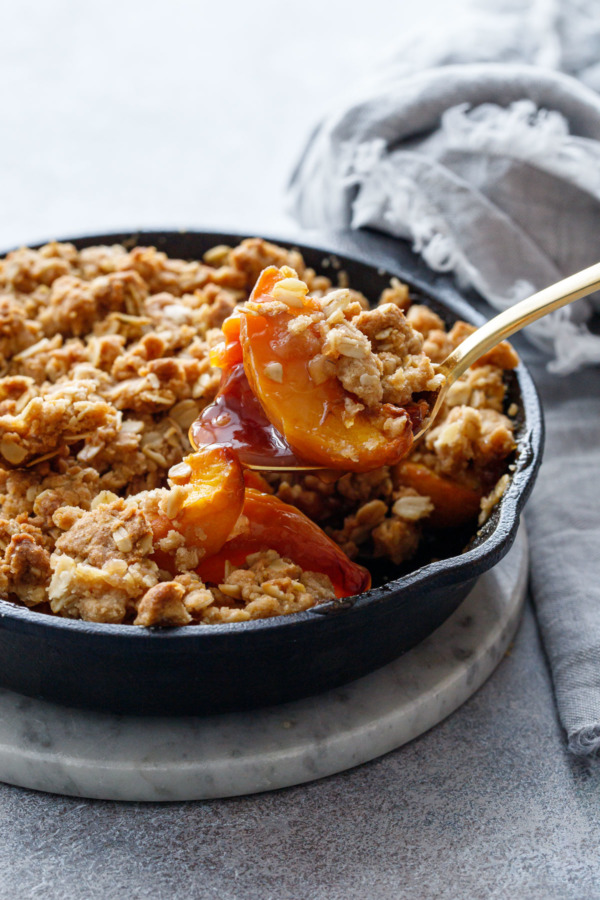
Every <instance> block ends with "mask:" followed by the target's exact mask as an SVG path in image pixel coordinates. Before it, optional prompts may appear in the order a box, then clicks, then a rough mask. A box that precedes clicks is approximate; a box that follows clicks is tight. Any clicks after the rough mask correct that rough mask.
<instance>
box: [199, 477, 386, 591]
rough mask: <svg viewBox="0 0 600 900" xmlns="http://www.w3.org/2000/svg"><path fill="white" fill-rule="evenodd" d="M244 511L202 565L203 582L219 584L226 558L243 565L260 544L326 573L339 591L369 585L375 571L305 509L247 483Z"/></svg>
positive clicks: (307, 566)
mask: <svg viewBox="0 0 600 900" xmlns="http://www.w3.org/2000/svg"><path fill="white" fill-rule="evenodd" d="M243 516H244V517H246V519H247V520H248V521H247V523H244V525H245V527H244V528H243V530H241V531H240V533H239V534H237V535H236V536H235V537H234V538H232V539H231V540H230V541H227V543H226V544H224V545H223V547H222V548H221V549H220V550H219V552H218V553H216V554H215V555H214V556H212V557H211V558H206V559H205V560H203V561H202V562H201V564H200V567H199V568H198V574H199V575H200V577H201V578H202V580H203V581H204V582H207V583H210V584H220V583H221V582H222V581H223V579H224V577H225V569H226V564H227V563H230V564H231V565H233V566H234V567H239V566H243V565H244V564H245V562H246V557H247V556H249V555H250V554H251V553H257V552H258V551H259V550H276V551H277V553H279V555H280V556H283V557H287V558H288V559H291V560H292V562H294V563H296V565H298V566H300V567H301V568H302V569H304V570H305V571H310V572H321V573H323V574H324V575H328V576H329V578H330V580H331V583H332V584H333V587H334V590H335V593H336V597H352V596H354V595H355V594H360V593H362V592H363V591H366V590H368V589H369V588H370V586H371V576H370V575H369V573H368V572H367V570H366V569H364V568H363V567H362V566H359V565H357V564H356V563H354V562H352V560H351V559H349V558H348V557H347V556H346V554H345V553H344V552H343V550H341V549H340V547H338V545H337V544H334V542H333V541H332V540H331V539H330V538H329V537H327V535H326V534H325V532H324V531H322V530H321V529H320V528H319V526H318V525H316V524H315V523H314V522H313V521H311V519H309V518H307V516H305V515H304V513H301V512H300V510H298V509H296V507H295V506H289V505H288V504H287V503H283V501H281V500H279V499H278V498H277V497H273V496H272V495H270V494H263V493H262V492H261V491H257V490H255V489H254V488H246V498H245V501H244V508H243Z"/></svg>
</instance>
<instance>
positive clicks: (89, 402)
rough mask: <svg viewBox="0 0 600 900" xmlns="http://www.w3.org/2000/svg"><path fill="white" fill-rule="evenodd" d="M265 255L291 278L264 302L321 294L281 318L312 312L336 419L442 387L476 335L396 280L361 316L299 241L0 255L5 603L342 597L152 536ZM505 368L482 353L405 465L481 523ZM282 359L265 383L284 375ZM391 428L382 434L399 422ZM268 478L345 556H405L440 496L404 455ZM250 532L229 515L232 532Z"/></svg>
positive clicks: (219, 612) (293, 608)
mask: <svg viewBox="0 0 600 900" xmlns="http://www.w3.org/2000/svg"><path fill="white" fill-rule="evenodd" d="M269 265H275V266H278V267H280V268H282V267H287V270H288V271H287V277H286V279H285V282H281V283H280V284H279V286H278V293H277V295H276V296H275V297H274V301H273V302H274V307H273V311H274V312H275V311H277V310H278V309H281V308H282V307H283V308H290V307H292V306H294V305H295V307H296V308H297V309H298V308H299V307H298V303H300V304H302V298H303V297H304V296H305V295H306V293H307V292H308V293H309V294H310V296H311V297H312V298H316V299H318V300H319V312H318V313H317V314H314V313H311V314H306V315H297V316H295V317H294V319H293V321H291V322H290V326H289V327H290V329H293V330H294V331H295V332H296V333H298V334H301V333H302V332H304V331H306V330H307V329H308V328H309V327H311V326H313V325H315V323H318V328H319V334H320V337H321V345H320V347H319V349H318V352H316V353H315V354H314V356H313V357H312V358H311V360H310V364H309V371H310V376H311V378H312V379H313V380H314V381H315V383H317V384H319V383H322V382H323V381H326V380H328V379H331V378H337V379H339V381H340V382H341V384H342V385H343V386H344V388H345V389H346V390H347V391H348V394H349V396H348V398H347V403H346V405H345V409H344V417H345V422H346V423H348V424H351V422H352V420H353V417H354V416H355V415H356V414H357V412H358V411H360V410H361V409H363V408H365V407H368V408H373V407H375V406H378V405H381V404H386V403H389V404H394V405H398V406H401V405H403V404H404V403H406V402H407V401H408V400H409V399H410V397H411V396H412V394H413V393H415V392H419V391H425V390H432V389H435V387H436V381H435V378H436V376H435V372H434V369H433V365H432V363H435V362H439V361H441V360H442V359H443V358H444V357H445V356H446V355H447V354H448V353H449V352H451V351H452V350H453V349H454V348H455V347H456V346H458V344H459V343H460V341H462V340H464V339H465V338H466V337H467V336H468V335H469V334H470V333H471V332H472V331H473V327H472V326H470V325H467V324H466V323H460V322H459V323H456V324H455V325H453V327H452V328H450V329H449V330H448V329H447V328H446V326H445V324H444V322H443V321H442V319H441V318H440V317H439V316H438V315H437V314H436V313H435V312H433V311H432V310H430V309H429V308H428V307H426V306H423V305H421V304H415V303H411V298H410V296H409V292H408V288H407V287H406V285H403V284H402V283H401V282H399V281H398V280H397V279H392V282H391V285H390V287H389V288H387V289H385V290H384V291H383V293H382V295H381V298H380V303H379V305H378V306H376V307H374V308H372V309H369V308H368V306H369V305H368V302H367V301H366V299H365V298H364V297H363V295H362V294H360V293H359V292H358V291H356V290H354V289H352V287H350V286H345V287H335V286H334V285H332V283H331V281H330V280H329V279H328V278H326V277H323V276H321V275H317V274H316V273H315V272H314V271H313V270H312V269H310V268H308V267H307V266H306V265H305V263H304V260H303V259H302V256H301V255H300V253H298V251H289V250H286V249H284V248H281V247H276V246H275V245H273V244H269V243H268V242H266V241H263V240H261V239H258V238H255V239H251V240H247V241H243V242H242V243H241V244H240V246H238V247H235V248H230V247H226V246H220V247H215V248H212V249H211V250H210V251H208V253H207V254H206V255H205V257H204V259H203V260H201V261H184V260H176V259H170V258H169V257H168V256H167V255H166V254H165V253H162V252H160V251H158V250H156V249H155V248H151V247H150V248H145V247H136V248H134V249H132V250H127V249H126V248H125V247H121V246H113V247H106V246H105V247H101V246H98V247H88V248H85V249H83V250H80V251H78V250H77V249H76V248H75V247H74V246H73V245H71V244H59V243H51V244H47V245H46V246H44V247H42V248H40V249H39V250H30V249H26V248H23V249H21V250H18V251H15V252H14V253H11V254H9V255H8V256H7V257H6V259H4V260H0V517H1V518H0V596H2V597H3V598H6V599H10V600H11V601H13V602H19V603H23V604H25V605H27V606H31V607H34V608H38V609H39V610H41V611H44V612H52V613H54V614H57V615H62V616H69V617H81V618H84V619H88V620H90V621H97V622H109V623H132V624H136V625H139V626H182V625H184V626H190V625H193V624H194V623H200V622H202V623H218V622H241V621H246V620H248V619H251V618H258V617H265V616H273V615H285V614H289V613H293V612H298V611H301V610H305V609H309V608H311V607H312V606H314V605H316V604H318V603H322V602H325V601H327V600H330V599H332V598H333V597H334V596H335V594H334V590H333V586H332V584H331V582H330V580H329V579H328V578H327V576H326V575H323V574H321V573H319V572H313V571H307V570H304V569H302V568H300V567H299V566H298V565H296V564H295V563H294V562H293V561H292V560H291V559H289V558H287V557H285V556H280V555H279V553H277V552H276V551H275V550H273V549H270V548H268V547H266V548H264V549H263V550H261V551H260V552H259V553H255V554H251V555H250V556H248V557H247V559H246V561H245V562H244V563H243V564H241V565H238V566H237V567H232V566H228V567H227V570H226V574H225V577H224V578H223V580H222V581H221V582H220V583H219V584H205V583H204V582H203V581H202V580H201V578H200V576H199V575H198V574H197V572H196V571H195V569H196V568H197V566H198V564H199V561H200V559H201V557H202V546H201V545H202V540H203V538H202V535H201V534H200V532H198V534H197V535H196V539H195V543H194V546H189V545H188V544H187V543H186V540H185V538H184V537H183V535H182V534H180V533H179V531H177V529H176V528H170V529H167V530H166V532H165V533H164V534H162V535H161V536H160V537H159V538H154V536H153V529H152V523H153V516H155V515H158V513H159V512H160V513H161V514H164V515H166V516H167V517H170V518H171V519H173V518H174V517H176V515H177V511H178V510H179V509H180V508H181V503H182V502H183V497H184V495H185V490H184V489H183V485H184V483H185V480H186V477H187V476H188V475H189V473H186V472H185V471H184V467H185V463H182V462H181V460H182V457H183V456H185V455H186V453H187V452H189V444H188V439H187V431H188V429H189V426H190V425H191V423H192V422H193V421H194V419H195V418H196V417H197V415H198V414H199V412H200V411H201V410H202V408H203V407H204V406H205V405H207V404H208V403H209V402H211V401H212V400H213V398H214V396H215V394H216V392H217V389H218V385H219V379H220V373H219V371H218V370H217V369H215V368H213V367H211V365H210V360H209V352H210V349H211V348H212V347H214V346H215V345H216V344H217V343H219V342H220V341H221V339H222V332H221V330H220V328H221V325H222V323H223V321H224V320H225V319H226V318H227V317H228V316H229V315H230V314H231V313H232V311H233V310H234V309H235V308H236V307H237V306H239V305H240V304H241V303H246V306H248V304H247V302H246V301H247V300H248V296H249V294H250V291H251V290H252V288H253V286H254V283H255V281H256V279H257V277H258V276H259V274H260V272H261V271H262V269H263V268H265V267H266V266H269ZM260 311H261V314H264V308H263V306H262V305H261V310H260ZM516 362H517V357H516V354H515V353H514V351H513V350H512V348H511V347H510V346H509V345H508V344H503V345H500V346H499V347H497V348H494V350H492V351H490V353H488V354H486V356H485V357H484V358H482V359H481V360H479V361H478V363H477V364H476V366H473V367H472V368H471V369H470V370H469V371H468V372H467V373H465V375H463V376H462V378H461V379H460V380H459V381H458V382H457V383H456V384H455V385H453V387H452V388H451V390H450V392H449V394H448V397H447V400H446V403H445V406H444V409H443V410H442V413H441V416H440V419H439V422H438V423H437V425H436V427H435V429H433V430H432V431H431V432H430V433H429V434H428V436H427V438H426V440H425V441H423V443H422V444H420V445H418V446H417V447H415V448H414V450H413V451H412V452H411V455H410V457H409V460H410V461H411V462H414V463H415V464H418V465H422V466H425V467H426V468H427V470H428V471H430V472H432V473H434V474H436V475H438V476H440V477H443V478H449V479H453V480H454V481H455V482H456V483H457V484H460V485H461V486H464V487H466V488H469V489H472V490H475V491H476V492H477V493H478V495H480V496H481V498H482V500H481V517H482V518H481V520H480V521H483V519H484V518H485V517H486V516H487V515H489V513H490V511H491V509H492V508H493V505H494V504H495V503H496V502H497V501H498V499H499V498H500V496H501V494H502V493H503V491H504V490H505V488H506V485H507V483H508V475H506V474H504V471H505V469H506V463H507V458H508V457H509V456H510V454H511V453H512V451H513V449H514V446H515V444H514V437H513V425H512V421H511V418H509V417H508V416H507V415H505V414H504V412H503V409H504V395H505V385H504V381H503V371H504V370H505V369H508V368H512V367H513V366H514V365H516ZM280 368H281V367H279V368H278V367H277V365H273V366H271V368H270V370H269V372H268V373H266V374H268V377H269V378H271V379H272V380H274V381H275V382H277V381H279V380H280V379H281V378H282V377H283V372H282V371H281V370H280ZM515 412H516V410H513V411H512V412H511V415H512V414H513V413H515ZM386 427H387V429H388V430H389V433H390V435H391V436H393V431H394V427H396V426H395V420H394V418H393V417H390V418H389V421H388V422H387V424H386ZM173 467H174V468H173ZM180 467H181V468H180ZM179 468H180V471H179V474H178V469H179ZM170 470H171V471H170ZM169 471H170V478H169V477H168V473H169ZM268 483H269V485H270V487H269V489H270V490H272V491H273V492H274V493H275V494H276V495H277V496H278V497H279V498H280V499H282V500H284V501H285V502H287V503H291V504H292V505H295V506H297V507H298V508H299V509H301V510H302V511H304V512H305V513H306V514H307V515H308V516H309V517H310V518H312V519H313V520H314V521H316V522H317V523H319V524H320V525H321V526H322V527H323V528H324V529H325V530H326V532H327V533H328V534H329V535H330V536H331V537H333V539H334V540H335V541H336V542H337V543H338V544H339V545H340V546H341V547H342V548H343V549H344V550H345V551H346V552H347V553H348V555H349V556H351V557H356V556H361V558H369V557H371V558H378V557H384V558H388V559H390V560H391V561H392V562H393V563H396V564H400V563H403V562H406V561H407V560H409V559H410V558H411V557H412V556H413V555H414V554H415V552H416V550H417V548H418V546H419V544H420V542H421V540H422V537H423V534H424V533H425V532H426V531H427V529H428V528H429V527H431V526H430V525H429V521H430V519H431V517H432V516H433V515H434V514H435V502H434V500H432V498H431V497H429V496H428V495H427V494H426V493H422V492H419V490H417V489H415V488H414V487H413V486H411V485H409V484H407V483H406V480H405V478H404V476H403V474H402V471H401V467H400V466H393V467H383V468H380V469H377V470H375V471H371V472H367V473H362V474H356V473H350V474H346V475H342V476H341V477H339V478H338V480H337V481H336V482H326V481H323V480H321V479H320V478H319V477H317V476H316V475H314V474H305V475H297V476H294V475H292V474H289V473H288V474H281V475H274V474H272V475H269V476H268ZM243 524H244V523H243V516H242V517H240V520H239V521H238V526H236V527H237V528H238V530H243ZM235 533H236V531H235V529H234V532H233V534H235ZM167 564H168V565H169V567H170V568H169V569H167V568H164V566H165V565H167Z"/></svg>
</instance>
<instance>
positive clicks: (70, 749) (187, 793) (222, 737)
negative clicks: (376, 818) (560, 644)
mask: <svg viewBox="0 0 600 900" xmlns="http://www.w3.org/2000/svg"><path fill="white" fill-rule="evenodd" d="M527 561H528V553H527V539H526V535H525V530H524V527H523V526H521V528H520V530H519V533H518V535H517V538H516V541H515V544H514V546H513V547H512V549H511V550H510V552H509V553H508V555H507V556H506V557H505V558H504V559H503V560H502V561H501V562H500V563H499V564H498V565H497V566H496V567H495V568H494V569H492V571H490V572H487V573H486V574H485V575H483V576H482V577H481V578H480V579H479V581H478V582H477V584H476V585H475V587H474V588H473V590H472V591H471V593H470V594H469V596H468V597H467V598H466V599H465V600H464V602H463V603H462V604H461V606H460V607H459V608H458V609H457V610H456V612H455V613H454V614H453V615H452V616H451V617H450V619H448V620H447V621H446V622H445V623H444V624H443V625H442V626H441V627H440V628H438V630H437V631H436V632H434V633H433V634H432V635H431V636H430V637H429V638H427V640H425V641H423V643H422V644H420V645H419V646H418V647H415V648H414V649H413V650H411V651H410V652H409V653H406V654H405V655H404V656H401V657H400V658H399V659H397V660H396V661H395V662H393V663H391V664H390V665H387V666H385V667H384V668H382V669H379V670H378V671H376V672H373V673H372V674H371V675H367V676H366V677H365V678H360V679H358V680H357V681H354V682H352V683H351V684H348V685H346V686H344V687H342V688H338V689H336V690H332V691H329V692H327V693H325V694H322V695H320V696H318V697H309V698H307V699H305V700H299V701H296V702H295V703H288V704H284V705H282V706H277V707H269V708H268V709H262V710H254V711H252V712H246V713H235V714H233V713H232V714H226V715H220V716H210V717H203V718H200V717H197V718H180V719H168V718H160V719H144V718H134V717H125V716H116V715H107V714H103V713H91V712H84V711H81V710H76V709H69V708H66V707H61V706H56V705H54V704H50V703H45V702H43V701H40V700H32V699H30V698H28V697H23V696H21V695H19V694H15V693H12V692H11V691H0V781H6V782H8V783H10V784H16V785H20V786H22V787H28V788H35V789H37V790H40V791H51V792H53V793H59V794H70V795H73V796H77V797H90V798H101V799H109V800H152V801H157V800H162V801H167V800H196V799H208V798H216V797H230V796H235V795H239V794H250V793H255V792H257V791H268V790H273V789H275V788H282V787H287V786H289V785H293V784H301V783H303V782H306V781H312V780H314V779H316V778H321V777H323V776H324V775H331V774H333V773H334V772H341V771H343V770H344V769H349V768H351V767H352V766H356V765H359V763H364V762H366V761H367V760H370V759H374V758H375V757H377V756H381V755H382V754H384V753H387V752H389V751H390V750H394V749H395V748H396V747H399V746H401V745H402V744H404V743H406V742H407V741H410V740H411V739H413V738H415V737H417V736H418V735H420V734H422V733H423V732H424V731H427V729H429V728H431V727H432V726H433V725H435V724H436V723H438V722H440V721H441V720H442V719H444V718H445V717H446V716H448V715H449V714H450V713H451V712H453V711H454V710H455V709H456V708H457V707H458V706H460V704H461V703H464V702H465V700H467V698H468V697H470V696H471V695H472V694H473V693H474V692H475V691H476V690H477V688H478V687H479V686H480V685H481V684H483V682H484V681H485V680H486V678H487V677H488V676H489V675H490V674H491V673H492V672H493V670H494V669H495V667H496V666H497V665H498V663H499V662H500V660H501V658H502V656H503V655H504V652H505V650H506V648H507V647H508V645H509V643H510V641H511V640H512V638H513V636H514V633H515V631H516V629H517V625H518V623H519V619H520V614H521V610H522V607H523V603H524V599H525V594H526V588H527V568H528V566H527Z"/></svg>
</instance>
